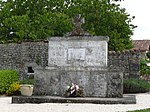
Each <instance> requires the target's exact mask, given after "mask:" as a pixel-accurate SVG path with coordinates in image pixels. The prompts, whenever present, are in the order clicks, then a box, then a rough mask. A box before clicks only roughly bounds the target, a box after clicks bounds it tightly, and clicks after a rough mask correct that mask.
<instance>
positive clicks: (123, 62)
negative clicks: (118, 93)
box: [108, 50, 140, 78]
mask: <svg viewBox="0 0 150 112" xmlns="http://www.w3.org/2000/svg"><path fill="white" fill-rule="evenodd" d="M108 65H109V66H118V67H123V68H124V69H125V72H124V78H133V77H134V78H139V76H140V52H139V51H138V50H126V51H123V52H115V51H109V52H108Z"/></svg>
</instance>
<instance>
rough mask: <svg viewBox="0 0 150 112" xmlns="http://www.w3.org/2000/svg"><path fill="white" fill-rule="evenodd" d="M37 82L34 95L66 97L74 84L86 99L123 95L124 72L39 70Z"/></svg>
mask: <svg viewBox="0 0 150 112" xmlns="http://www.w3.org/2000/svg"><path fill="white" fill-rule="evenodd" d="M73 69H74V70H73ZM89 69H90V68H89ZM35 81H36V83H35V87H34V95H50V96H64V93H65V90H67V86H69V85H70V84H71V83H72V82H73V83H76V84H78V85H79V87H82V88H83V92H84V95H85V96H86V97H122V95H123V72H122V70H110V69H103V70H96V69H95V70H88V69H82V70H78V69H75V68H72V70H71V69H69V68H68V69H63V68H53V69H45V70H44V69H38V70H36V71H35Z"/></svg>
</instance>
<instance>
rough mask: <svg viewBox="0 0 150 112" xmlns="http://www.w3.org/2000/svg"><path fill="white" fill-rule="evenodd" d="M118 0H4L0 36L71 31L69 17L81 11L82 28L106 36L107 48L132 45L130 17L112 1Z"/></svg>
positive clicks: (29, 37) (27, 37)
mask: <svg viewBox="0 0 150 112" xmlns="http://www.w3.org/2000/svg"><path fill="white" fill-rule="evenodd" d="M116 1H119V0H114V1H110V0H8V1H7V2H0V3H1V4H2V5H1V7H0V9H1V10H0V17H1V21H0V24H1V27H0V32H2V33H1V34H0V39H1V42H2V41H8V40H11V41H12V40H13V41H17V42H18V41H19V42H20V41H25V40H28V41H29V40H30V41H38V40H43V39H46V38H47V37H48V36H62V35H64V34H65V33H66V32H69V31H70V30H72V27H73V25H72V23H71V18H72V17H74V15H75V14H82V16H83V17H84V18H85V20H86V22H85V24H83V26H82V27H83V29H84V30H85V31H88V32H89V33H91V34H93V35H97V36H99V35H101V36H109V37H110V41H109V50H115V51H121V50H124V49H130V48H131V47H132V42H131V39H130V37H131V35H133V30H134V28H135V27H136V26H134V25H132V24H131V21H132V19H134V17H130V15H129V14H128V13H127V12H126V11H125V9H124V8H120V6H119V5H117V4H115V3H114V2H116Z"/></svg>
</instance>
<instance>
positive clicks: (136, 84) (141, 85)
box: [123, 78, 150, 93]
mask: <svg viewBox="0 0 150 112" xmlns="http://www.w3.org/2000/svg"><path fill="white" fill-rule="evenodd" d="M149 90H150V84H149V83H148V82H147V81H144V80H141V79H133V78H132V79H124V81H123V92H124V93H144V92H148V91H149Z"/></svg>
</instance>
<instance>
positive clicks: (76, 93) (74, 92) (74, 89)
mask: <svg viewBox="0 0 150 112" xmlns="http://www.w3.org/2000/svg"><path fill="white" fill-rule="evenodd" d="M67 88H68V89H67V90H66V91H65V94H64V96H65V97H84V93H83V89H81V88H79V86H78V85H77V84H74V83H72V84H71V85H70V86H68V87H67Z"/></svg>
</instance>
